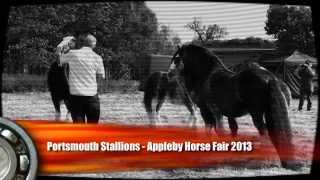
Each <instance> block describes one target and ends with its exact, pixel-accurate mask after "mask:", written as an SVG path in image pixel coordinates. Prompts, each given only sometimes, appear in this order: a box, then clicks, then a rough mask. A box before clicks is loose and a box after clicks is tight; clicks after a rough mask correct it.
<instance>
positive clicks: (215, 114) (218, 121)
mask: <svg viewBox="0 0 320 180" xmlns="http://www.w3.org/2000/svg"><path fill="white" fill-rule="evenodd" d="M208 108H209V109H210V112H211V117H212V118H213V119H214V122H215V123H214V124H213V125H214V129H215V131H216V133H217V135H222V134H223V123H222V118H223V115H222V113H221V112H220V110H219V108H218V107H216V106H215V105H211V106H208Z"/></svg>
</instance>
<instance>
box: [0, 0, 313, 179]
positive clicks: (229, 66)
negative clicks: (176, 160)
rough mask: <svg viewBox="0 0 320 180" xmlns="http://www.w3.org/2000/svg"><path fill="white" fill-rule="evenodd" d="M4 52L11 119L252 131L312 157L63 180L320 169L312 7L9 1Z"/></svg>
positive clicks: (5, 103) (6, 111)
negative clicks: (318, 163)
mask: <svg viewBox="0 0 320 180" xmlns="http://www.w3.org/2000/svg"><path fill="white" fill-rule="evenodd" d="M3 54H4V57H3V70H2V112H3V117H6V118H10V119H12V120H23V121H28V120H43V121H53V122H64V123H70V124H72V123H73V124H94V125H97V126H99V125H101V124H107V123H114V124H123V125H137V126H144V127H150V128H154V127H163V126H165V127H170V126H174V127H188V128H193V129H203V130H204V131H205V132H206V133H207V134H208V135H210V136H219V135H220V134H230V135H231V136H232V137H236V136H239V135H246V134H252V135H254V136H256V137H257V138H261V139H263V140H261V142H264V143H267V144H272V146H273V147H274V152H275V153H279V152H281V147H284V146H285V147H286V149H287V151H288V152H289V153H290V155H293V154H294V153H296V152H297V151H299V152H298V153H299V154H302V155H303V159H302V160H301V159H299V160H297V161H291V160H287V159H286V158H284V157H283V156H281V155H280V154H281V153H279V158H278V159H277V160H276V161H275V160H270V159H268V158H267V157H266V158H265V159H264V160H261V161H259V162H253V161H252V160H248V161H247V163H245V162H243V163H241V165H232V164H230V165H229V164H228V163H226V165H225V164H223V165H221V166H216V165H215V166H212V167H206V168H175V169H147V170H141V171H140V170H137V171H123V172H121V171H120V172H105V173H79V174H54V175H57V176H67V177H93V178H128V179H130V178H135V179H137V178H138V179H177V178H179V179H180V178H183V179H184V178H225V177H256V176H278V175H299V174H309V173H310V171H311V164H312V158H313V157H312V155H313V148H314V143H315V135H316V128H317V116H318V108H317V107H318V72H317V63H318V61H317V58H316V48H315V32H314V29H313V19H312V11H311V7H310V6H306V5H285V4H266V3H240V2H239V3H236V2H214V1H203V2H202V1H111V2H109V1H107V2H103V1H102V2H85V3H80V2H78V3H64V4H30V5H19V6H11V7H10V10H9V16H8V24H7V31H6V43H5V48H4V52H3ZM187 138H188V137H186V140H188V139H187ZM280 144H281V145H280ZM0 150H1V148H0ZM0 155H1V153H0ZM0 159H1V157H0ZM226 161H227V160H226ZM0 166H2V165H1V163H0ZM0 175H1V172H0ZM0 177H1V176H0ZM0 179H1V178H0Z"/></svg>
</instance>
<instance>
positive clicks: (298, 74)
mask: <svg viewBox="0 0 320 180" xmlns="http://www.w3.org/2000/svg"><path fill="white" fill-rule="evenodd" d="M300 70H301V65H299V66H298V67H297V68H296V69H295V70H294V74H295V75H297V76H298V77H301V76H300Z"/></svg>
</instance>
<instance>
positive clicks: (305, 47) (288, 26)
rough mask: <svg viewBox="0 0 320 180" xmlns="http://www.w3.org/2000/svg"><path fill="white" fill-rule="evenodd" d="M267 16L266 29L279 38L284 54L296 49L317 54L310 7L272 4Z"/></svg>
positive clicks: (280, 48)
mask: <svg viewBox="0 0 320 180" xmlns="http://www.w3.org/2000/svg"><path fill="white" fill-rule="evenodd" d="M267 18H268V19H267V21H266V23H265V24H266V25H265V30H266V32H267V34H269V35H273V37H274V38H275V39H277V41H276V44H277V47H278V48H279V50H280V51H281V52H282V53H283V54H290V53H292V52H293V51H294V50H295V49H298V50H300V51H301V52H304V53H307V54H309V55H314V54H315V49H314V32H313V30H312V18H311V10H310V8H308V7H304V6H286V5H270V7H269V9H268V11H267Z"/></svg>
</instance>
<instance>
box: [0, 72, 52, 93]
mask: <svg viewBox="0 0 320 180" xmlns="http://www.w3.org/2000/svg"><path fill="white" fill-rule="evenodd" d="M47 89H48V87H47V79H46V76H39V75H31V74H2V92H8V93H12V92H33V91H41V92H43V91H47Z"/></svg>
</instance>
